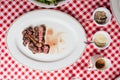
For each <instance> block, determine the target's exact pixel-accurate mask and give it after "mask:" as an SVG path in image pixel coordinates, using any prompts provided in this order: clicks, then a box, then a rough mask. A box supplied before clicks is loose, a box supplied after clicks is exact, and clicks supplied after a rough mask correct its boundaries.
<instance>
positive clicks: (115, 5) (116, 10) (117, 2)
mask: <svg viewBox="0 0 120 80" xmlns="http://www.w3.org/2000/svg"><path fill="white" fill-rule="evenodd" d="M110 2H111V9H112V12H113V14H114V16H115V18H116V20H117V21H118V23H119V25H120V0H110Z"/></svg>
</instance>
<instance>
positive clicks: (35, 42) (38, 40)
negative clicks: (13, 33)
mask: <svg viewBox="0 0 120 80" xmlns="http://www.w3.org/2000/svg"><path fill="white" fill-rule="evenodd" d="M45 33H46V26H45V25H40V26H35V27H34V28H33V27H32V26H30V27H28V28H26V29H25V30H23V32H22V35H23V45H24V46H28V49H29V50H31V51H32V53H33V54H35V53H49V50H50V46H49V44H45Z"/></svg>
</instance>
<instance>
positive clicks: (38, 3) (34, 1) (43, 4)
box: [30, 0, 70, 8]
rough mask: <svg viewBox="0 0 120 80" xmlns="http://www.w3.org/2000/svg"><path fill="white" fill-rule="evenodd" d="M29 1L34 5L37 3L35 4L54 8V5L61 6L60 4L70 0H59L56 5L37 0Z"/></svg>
mask: <svg viewBox="0 0 120 80" xmlns="http://www.w3.org/2000/svg"><path fill="white" fill-rule="evenodd" d="M30 1H31V2H32V3H33V4H35V5H37V6H40V7H45V8H55V7H58V6H61V5H63V4H65V3H67V2H68V1H70V0H64V1H60V2H58V4H57V5H54V4H50V5H48V4H45V3H41V2H38V1H36V0H30Z"/></svg>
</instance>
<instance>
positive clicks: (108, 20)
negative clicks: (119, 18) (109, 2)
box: [92, 7, 111, 26]
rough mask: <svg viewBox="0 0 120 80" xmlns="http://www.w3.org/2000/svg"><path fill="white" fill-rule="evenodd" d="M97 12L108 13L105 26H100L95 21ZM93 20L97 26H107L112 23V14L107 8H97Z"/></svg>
mask: <svg viewBox="0 0 120 80" xmlns="http://www.w3.org/2000/svg"><path fill="white" fill-rule="evenodd" d="M97 11H104V12H105V13H106V16H107V19H106V22H105V23H104V24H99V23H97V22H96V21H95V20H94V15H95V13H96V12H97ZM92 19H93V21H94V23H95V24H96V25H97V26H106V25H107V24H109V23H110V20H111V13H110V11H109V10H108V9H107V8H105V7H100V8H97V9H96V10H95V11H94V12H93V15H92Z"/></svg>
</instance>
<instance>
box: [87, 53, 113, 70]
mask: <svg viewBox="0 0 120 80" xmlns="http://www.w3.org/2000/svg"><path fill="white" fill-rule="evenodd" d="M100 59H102V60H104V62H105V66H104V67H103V68H101V69H98V68H97V67H96V66H95V64H96V62H97V61H98V60H100ZM111 66H112V64H111V61H110V60H109V59H107V58H105V57H103V56H101V55H97V54H96V55H94V56H92V57H91V58H90V64H89V68H88V70H102V71H104V70H107V69H109V68H110V67H111Z"/></svg>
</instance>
